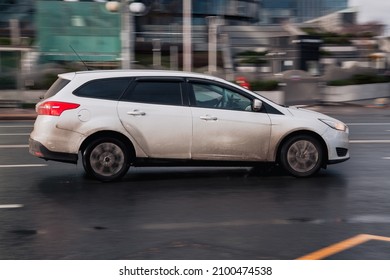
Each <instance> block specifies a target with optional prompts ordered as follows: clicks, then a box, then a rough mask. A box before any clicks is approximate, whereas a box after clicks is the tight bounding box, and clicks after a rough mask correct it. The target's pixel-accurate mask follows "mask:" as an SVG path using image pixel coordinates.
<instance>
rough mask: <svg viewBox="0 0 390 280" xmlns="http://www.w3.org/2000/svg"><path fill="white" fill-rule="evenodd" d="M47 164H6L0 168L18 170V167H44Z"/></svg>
mask: <svg viewBox="0 0 390 280" xmlns="http://www.w3.org/2000/svg"><path fill="white" fill-rule="evenodd" d="M45 166H47V164H8V165H0V168H18V167H45Z"/></svg>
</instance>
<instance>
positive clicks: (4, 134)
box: [0, 133, 30, 136]
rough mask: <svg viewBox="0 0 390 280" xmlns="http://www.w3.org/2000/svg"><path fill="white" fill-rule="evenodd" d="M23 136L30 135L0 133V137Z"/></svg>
mask: <svg viewBox="0 0 390 280" xmlns="http://www.w3.org/2000/svg"><path fill="white" fill-rule="evenodd" d="M22 135H23V136H24V135H30V133H0V136H22Z"/></svg>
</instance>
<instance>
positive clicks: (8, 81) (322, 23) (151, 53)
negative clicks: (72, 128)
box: [0, 0, 388, 88]
mask: <svg viewBox="0 0 390 280" xmlns="http://www.w3.org/2000/svg"><path fill="white" fill-rule="evenodd" d="M113 2H115V1H105V0H79V1H77V0H67V1H61V0H35V1H29V0H0V88H1V87H9V86H10V85H11V86H21V87H25V86H27V87H31V86H35V87H40V85H38V84H39V83H38V82H37V81H40V80H42V79H40V78H39V77H41V76H42V75H45V76H48V75H52V76H55V75H56V73H57V72H63V71H64V70H74V69H76V70H77V69H82V68H84V64H83V63H85V64H87V65H88V67H89V68H106V69H107V68H110V69H111V68H120V67H121V62H123V60H124V59H125V55H124V53H125V54H126V52H131V53H132V54H133V56H129V57H131V58H130V59H131V63H130V65H131V67H134V68H158V69H179V70H180V69H183V56H184V54H183V53H184V51H183V49H184V45H185V43H186V41H185V39H183V38H185V37H184V36H183V35H185V34H183V23H184V17H183V8H184V7H183V3H184V2H185V1H183V0H120V1H117V2H116V3H117V4H118V5H120V4H126V5H123V6H122V7H124V8H123V9H121V8H118V7H117V8H116V9H112V7H113V6H112V5H111V4H113ZM132 2H141V3H143V4H144V7H145V8H144V10H143V11H142V12H141V13H136V14H134V13H132V12H130V11H129V9H128V5H129V4H130V3H132ZM190 2H192V6H191V9H192V13H191V18H190V24H191V34H190V38H191V42H190V45H191V55H192V57H191V60H192V62H193V69H191V70H193V71H198V72H208V73H211V74H215V75H221V76H223V77H227V78H229V79H231V78H232V76H234V75H236V74H237V75H238V74H242V73H244V74H247V75H252V76H253V77H265V76H267V75H268V76H269V75H274V74H277V73H281V72H283V71H287V70H303V71H308V72H309V73H310V74H312V75H321V74H322V73H323V72H324V67H325V66H326V65H327V64H335V65H340V66H342V65H343V64H345V63H350V62H351V61H356V62H359V63H362V64H365V65H366V66H369V65H371V64H372V59H380V60H381V61H382V62H383V63H379V64H378V63H376V64H375V65H382V66H381V67H385V68H386V67H388V66H386V65H388V61H387V62H386V59H387V60H388V54H383V53H382V51H381V50H380V46H383V45H386V44H384V43H381V44H378V40H377V38H378V37H377V36H380V35H382V34H383V27H384V26H383V25H381V24H380V23H371V24H366V25H358V24H357V23H356V18H357V17H356V14H357V11H356V10H355V9H349V8H348V0H277V1H276V0H196V1H195V0H192V1H190ZM119 7H120V6H119ZM123 34H125V35H126V34H127V36H125V37H124V35H123ZM123 38H127V39H125V40H124V39H123ZM381 42H386V39H383V38H382V39H381ZM127 44H128V45H127ZM372 54H375V56H373V55H372ZM210 57H211V58H210ZM386 57H387V58H386ZM81 60H82V61H83V63H82V62H81ZM375 62H377V61H375ZM386 63H387V64H386ZM47 65H49V66H47ZM383 65H385V66H383ZM15 75H17V78H16V79H15V78H13V77H15Z"/></svg>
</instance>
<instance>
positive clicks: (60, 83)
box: [43, 78, 70, 99]
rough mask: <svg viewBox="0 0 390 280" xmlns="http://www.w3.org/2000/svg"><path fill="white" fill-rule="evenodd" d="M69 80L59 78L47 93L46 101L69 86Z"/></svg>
mask: <svg viewBox="0 0 390 280" xmlns="http://www.w3.org/2000/svg"><path fill="white" fill-rule="evenodd" d="M69 82H70V81H69V80H65V79H62V78H58V79H57V80H56V81H55V82H54V83H53V84H52V85H51V87H50V88H49V89H48V90H47V92H46V93H45V96H44V97H43V98H44V99H46V98H49V97H52V96H54V95H56V94H57V92H59V91H60V90H61V89H63V88H64V87H65V86H66V85H67V84H69Z"/></svg>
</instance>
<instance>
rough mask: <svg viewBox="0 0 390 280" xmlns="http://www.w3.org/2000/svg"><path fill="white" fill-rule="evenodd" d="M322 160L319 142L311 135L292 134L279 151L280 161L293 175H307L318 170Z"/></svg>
mask: <svg viewBox="0 0 390 280" xmlns="http://www.w3.org/2000/svg"><path fill="white" fill-rule="evenodd" d="M322 160H323V149H322V147H321V144H320V143H319V142H318V140H317V139H315V138H314V137H312V136H309V135H302V136H294V137H292V138H290V139H288V140H287V141H286V142H285V143H284V144H283V146H282V149H281V151H280V163H281V165H282V166H283V168H284V169H286V170H287V171H288V172H289V173H290V174H291V175H293V176H295V177H308V176H311V175H313V174H315V173H317V172H318V170H320V168H321V165H322Z"/></svg>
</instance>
